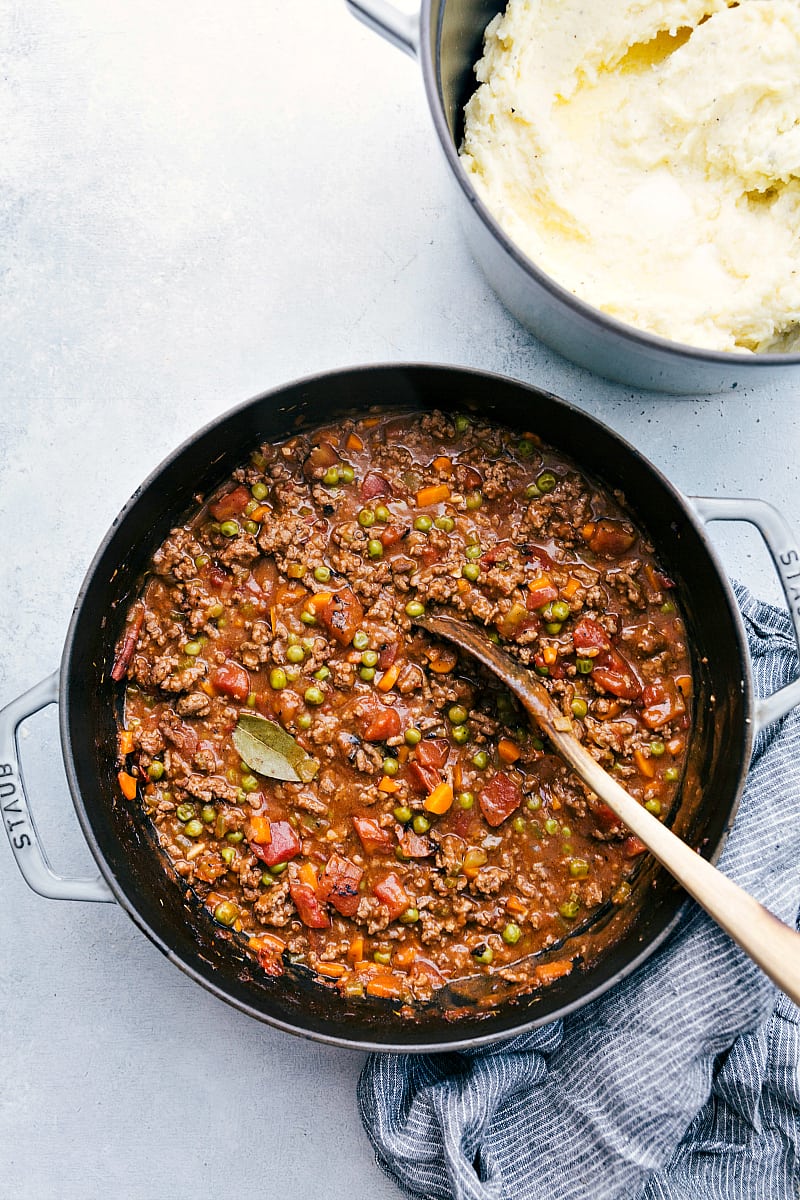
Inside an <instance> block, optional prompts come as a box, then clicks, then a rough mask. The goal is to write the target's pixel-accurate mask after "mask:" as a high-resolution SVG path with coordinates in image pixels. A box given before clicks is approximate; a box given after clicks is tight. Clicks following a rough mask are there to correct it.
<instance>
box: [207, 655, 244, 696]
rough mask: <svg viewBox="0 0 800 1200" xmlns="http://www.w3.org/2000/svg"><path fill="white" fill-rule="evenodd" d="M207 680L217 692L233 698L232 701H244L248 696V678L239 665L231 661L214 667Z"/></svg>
mask: <svg viewBox="0 0 800 1200" xmlns="http://www.w3.org/2000/svg"><path fill="white" fill-rule="evenodd" d="M208 678H209V681H210V682H211V683H212V684H213V686H214V687H215V688H216V689H217V691H218V692H224V693H225V695H226V696H233V698H234V700H246V699H247V697H248V696H249V694H250V676H249V675H248V673H247V671H245V669H244V667H243V666H241V664H240V663H237V662H233V661H232V660H231V659H228V661H227V662H224V663H222V665H221V666H219V667H214V670H213V671H212V672H211V674H210V675H209V677H208Z"/></svg>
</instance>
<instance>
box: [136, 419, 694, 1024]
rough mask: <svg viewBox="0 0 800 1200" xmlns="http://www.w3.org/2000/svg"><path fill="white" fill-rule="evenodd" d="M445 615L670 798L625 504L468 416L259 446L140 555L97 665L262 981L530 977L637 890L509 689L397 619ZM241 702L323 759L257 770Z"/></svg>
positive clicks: (175, 839)
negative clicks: (601, 912) (309, 770)
mask: <svg viewBox="0 0 800 1200" xmlns="http://www.w3.org/2000/svg"><path fill="white" fill-rule="evenodd" d="M436 608H441V609H443V610H446V611H450V612H453V613H455V614H457V615H459V616H461V617H463V618H465V619H467V620H471V621H474V622H477V623H478V624H480V625H481V626H484V627H485V628H486V629H487V630H488V632H489V633H490V636H491V637H492V638H494V639H495V640H496V641H498V642H500V643H501V644H502V645H503V646H504V647H505V648H506V649H507V650H508V651H509V652H510V653H511V654H513V655H515V656H516V657H517V658H518V659H519V660H520V661H521V662H523V663H525V664H526V665H528V666H529V667H530V669H531V670H533V671H536V672H537V674H538V676H539V677H540V678H541V680H542V681H543V683H544V685H545V686H546V687H547V689H548V690H549V692H550V694H551V696H552V698H553V700H554V702H555V703H556V705H557V706H558V707H559V708H560V709H561V711H562V713H563V714H564V716H565V717H566V718H568V719H569V720H570V722H571V723H572V728H573V730H574V731H575V733H576V734H577V736H578V737H579V738H580V739H581V740H582V741H583V742H584V744H585V745H586V746H587V748H588V749H589V751H590V752H591V753H592V754H593V755H594V757H595V758H597V759H598V761H599V762H601V763H602V764H603V766H605V767H606V768H608V769H613V770H614V771H615V773H616V774H617V775H618V776H619V778H620V780H621V781H622V782H623V784H624V785H625V787H627V789H628V790H629V791H630V792H631V793H632V795H634V796H635V797H636V798H637V799H638V800H639V801H640V802H641V803H642V804H645V805H646V806H647V808H648V809H649V810H650V811H651V812H653V813H655V814H656V815H660V816H661V817H664V816H666V815H667V814H668V812H669V811H670V807H671V804H672V802H673V800H674V797H675V794H676V791H677V788H678V787H679V782H680V778H681V774H682V768H683V765H684V760H685V755H686V743H687V734H688V729H689V723H690V696H691V690H692V679H691V673H690V665H689V655H688V651H687V646H686V638H685V630H684V626H683V622H682V620H681V618H680V615H679V613H678V612H677V609H676V605H675V601H674V590H673V584H672V582H671V581H670V580H669V579H668V578H667V577H666V576H665V575H664V573H663V572H662V570H661V569H660V567H659V565H658V563H657V562H656V561H655V559H654V557H653V550H652V547H651V546H650V545H649V543H648V541H647V539H646V537H645V536H644V535H643V533H642V532H641V530H639V529H638V528H637V527H636V525H635V523H634V522H633V521H632V520H631V517H630V515H629V514H628V513H627V511H626V510H625V508H624V502H623V499H622V497H620V496H612V495H610V494H608V493H607V492H605V491H602V490H599V489H598V488H597V486H596V485H594V484H593V483H592V482H591V481H590V480H589V479H587V478H586V477H585V476H584V475H583V474H582V473H581V472H580V471H579V470H578V469H577V467H576V466H575V465H574V463H572V462H570V461H569V460H567V459H566V458H564V457H563V456H562V455H560V454H558V453H556V452H554V451H552V450H550V449H549V448H548V447H546V446H545V445H544V444H543V443H542V442H541V440H540V439H539V438H538V437H537V436H535V435H533V434H525V435H523V436H522V437H520V436H519V435H518V434H514V433H512V432H510V431H508V430H505V429H501V428H497V427H495V426H492V425H490V424H487V423H486V422H483V421H480V420H478V419H476V418H474V417H467V416H465V415H457V416H452V415H444V414H442V413H438V412H433V413H429V414H426V415H422V416H420V414H414V415H399V416H398V415H390V416H387V415H381V416H374V417H372V416H371V417H367V418H365V419H362V420H353V421H345V422H343V423H341V424H340V425H338V426H336V427H332V428H324V429H320V430H318V431H316V432H315V433H314V434H303V435H299V436H296V437H294V438H292V439H290V440H289V441H287V442H284V443H282V444H281V445H264V446H261V447H260V448H259V450H258V451H256V452H255V453H254V454H253V455H252V456H251V459H250V461H249V462H248V463H247V464H246V465H245V466H243V467H241V468H240V469H239V470H237V471H236V472H235V473H234V477H233V478H232V479H231V480H230V481H229V482H228V483H227V484H226V485H225V486H224V487H223V488H222V489H220V491H219V492H218V493H217V494H216V495H215V496H214V497H212V498H211V499H210V500H209V501H208V502H206V503H205V504H204V505H203V507H202V508H201V509H200V511H199V512H198V514H197V515H196V516H195V518H194V519H193V520H192V521H191V522H190V523H189V524H187V525H186V526H185V527H182V528H178V529H174V530H172V532H171V533H170V535H169V537H168V538H167V540H166V541H165V542H164V544H163V545H162V546H161V547H160V548H159V549H158V550H157V551H156V553H155V554H154V556H153V558H152V562H151V566H150V570H149V572H148V575H147V578H146V579H145V581H144V585H143V588H142V591H141V595H140V598H139V599H138V600H137V601H136V603H135V604H134V605H133V606H132V608H131V610H130V612H129V614H128V620H127V624H126V627H125V629H124V631H123V633H122V635H121V637H120V640H119V643H118V647H117V655H116V659H115V661H114V665H113V667H112V676H113V678H114V679H115V680H117V681H119V682H120V683H122V682H124V683H125V686H126V694H125V715H124V723H123V725H122V726H121V727H120V731H119V752H120V772H119V781H120V786H121V788H122V791H123V793H124V795H125V796H126V797H128V799H130V800H131V801H138V802H139V803H141V804H142V806H143V809H144V812H145V813H146V814H147V815H148V816H149V818H150V819H151V820H152V822H153V823H154V825H155V829H156V831H157V834H158V838H159V840H160V843H161V845H162V846H163V848H164V850H165V852H166V854H167V855H168V856H169V858H170V859H171V861H172V863H173V864H174V868H175V870H176V871H177V873H178V874H179V875H180V876H181V877H182V878H183V879H184V880H185V882H186V884H187V885H189V886H190V887H191V888H192V889H193V890H194V892H195V893H196V894H197V896H198V897H199V898H200V899H201V901H202V902H203V903H204V904H205V905H206V906H207V907H208V909H209V911H210V912H211V913H212V914H213V916H214V918H215V919H216V921H217V922H218V923H219V925H220V926H224V927H225V928H226V930H228V931H229V936H230V932H232V933H234V934H238V935H239V936H240V938H241V940H242V942H243V944H244V945H246V946H247V947H249V949H250V951H251V952H252V954H253V955H254V957H255V958H256V959H257V960H258V962H259V963H260V965H261V967H262V968H263V970H264V971H266V972H267V973H268V974H271V975H276V974H280V973H281V972H282V970H283V969H284V965H285V963H286V961H287V956H291V957H292V958H293V960H294V961H299V962H301V963H303V964H305V965H307V966H308V967H309V968H311V969H312V970H314V971H315V972H317V974H318V976H319V978H320V982H321V983H325V984H326V985H327V986H333V987H337V988H341V989H342V990H343V991H344V993H345V994H346V995H347V996H349V997H360V996H363V995H368V996H376V997H386V998H390V999H394V1000H398V1001H411V1000H418V1001H424V1000H427V999H429V998H430V996H431V994H432V992H433V990H434V989H436V988H437V987H439V986H441V985H442V984H444V983H446V982H448V981H453V980H457V979H459V978H462V977H464V976H467V975H473V974H475V973H476V972H480V971H484V972H490V971H493V972H500V973H501V974H503V975H504V976H505V977H506V978H508V979H510V980H515V981H521V982H523V983H529V984H530V985H531V986H537V985H541V984H543V983H546V982H547V981H549V980H550V979H552V978H555V977H557V976H558V975H559V974H561V973H566V972H568V971H569V970H570V969H571V966H572V959H571V956H570V941H569V935H570V933H571V932H573V931H574V930H575V929H576V928H580V927H581V926H582V925H583V924H584V923H585V922H586V920H587V919H588V918H590V917H591V915H592V913H593V912H595V911H596V910H597V909H598V908H599V907H601V906H605V905H607V904H609V903H611V904H622V903H624V901H625V899H626V897H627V895H628V893H629V891H630V888H629V885H628V884H627V883H626V879H627V878H628V877H629V876H630V874H631V871H632V869H633V867H634V865H635V863H636V860H637V857H638V856H639V855H640V854H641V853H642V851H643V847H642V845H641V843H640V842H639V841H638V839H636V838H634V837H632V836H630V835H628V834H627V832H626V830H625V829H624V828H622V827H621V826H620V825H619V824H618V823H617V821H616V819H615V817H614V816H613V814H612V813H611V812H610V810H609V809H607V808H606V807H605V806H604V805H603V804H602V803H601V802H600V801H599V800H598V799H597V797H595V796H594V795H593V794H592V793H590V792H588V791H587V789H586V788H585V787H584V786H583V785H582V784H581V782H580V781H579V780H578V779H577V778H576V777H575V776H574V775H573V774H572V773H571V772H570V771H569V770H568V768H567V767H566V766H565V765H564V764H563V763H562V762H561V760H560V759H559V758H558V757H557V756H556V755H555V754H554V753H553V751H552V749H551V747H550V746H548V744H547V743H546V742H543V741H542V739H541V738H540V736H539V734H538V731H537V730H536V729H531V728H529V727H528V724H527V721H526V719H525V717H524V714H523V713H522V712H521V711H520V709H519V707H518V705H517V702H516V701H515V699H514V698H513V697H512V696H511V695H510V694H509V693H508V692H507V690H506V689H504V688H502V687H501V686H499V685H498V684H497V682H496V681H495V680H494V679H493V678H492V677H490V676H489V675H487V674H485V673H483V672H482V670H481V669H480V668H479V667H478V666H477V665H476V664H475V663H474V662H473V661H472V660H471V659H469V658H467V657H462V656H460V655H459V654H458V653H457V652H456V651H455V650H453V649H452V648H451V647H450V646H449V645H447V644H445V643H443V642H439V641H437V640H435V639H433V638H432V637H430V636H429V635H428V634H426V633H424V632H422V631H421V630H420V629H419V628H417V627H416V626H415V625H414V618H415V617H417V616H420V615H421V614H422V613H424V612H425V611H431V610H433V609H436ZM243 713H244V714H247V713H255V714H260V715H261V716H262V717H265V718H267V719H268V720H270V721H271V722H274V723H276V724H277V725H280V726H281V727H282V729H283V730H285V731H286V732H288V733H289V734H291V735H292V737H293V738H294V740H295V743H296V744H297V746H298V747H300V748H301V749H302V750H303V751H304V752H305V754H306V755H308V756H309V758H310V759H311V760H313V777H312V778H310V779H307V781H306V782H281V781H279V780H277V779H275V778H270V777H269V776H267V775H262V774H259V773H258V772H257V771H255V770H253V768H252V766H251V765H250V764H248V762H246V761H245V760H244V759H243V757H242V755H240V753H238V752H237V750H236V748H235V746H234V744H233V740H232V738H233V735H234V731H235V729H236V727H237V723H238V722H239V720H240V717H241V716H242V714H243ZM558 947H561V950H560V953H559V954H557V955H555V956H554V955H553V953H550V954H549V955H548V957H547V962H546V965H541V966H537V960H536V958H533V959H528V960H526V962H525V963H522V964H521V963H519V961H518V960H520V959H522V958H524V957H525V956H528V955H532V954H533V955H536V954H540V953H544V952H546V951H548V950H550V951H551V952H552V951H553V950H554V949H556V948H558ZM554 957H555V961H553V959H554Z"/></svg>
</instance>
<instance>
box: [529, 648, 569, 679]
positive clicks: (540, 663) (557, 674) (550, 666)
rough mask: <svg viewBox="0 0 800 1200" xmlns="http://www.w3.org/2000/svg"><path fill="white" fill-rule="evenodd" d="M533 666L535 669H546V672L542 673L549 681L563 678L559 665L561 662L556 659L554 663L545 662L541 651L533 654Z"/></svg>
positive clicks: (562, 671)
mask: <svg viewBox="0 0 800 1200" xmlns="http://www.w3.org/2000/svg"><path fill="white" fill-rule="evenodd" d="M533 665H534V666H535V667H546V668H547V670H546V671H544V674H545V675H549V676H550V678H551V679H563V678H564V668H563V666H562V665H561V660H560V659H559V658H557V659H556V661H555V662H554V663H549V662H545V658H544V655H543V654H542V652H541V650H537V651H536V653H535V654H534V656H533Z"/></svg>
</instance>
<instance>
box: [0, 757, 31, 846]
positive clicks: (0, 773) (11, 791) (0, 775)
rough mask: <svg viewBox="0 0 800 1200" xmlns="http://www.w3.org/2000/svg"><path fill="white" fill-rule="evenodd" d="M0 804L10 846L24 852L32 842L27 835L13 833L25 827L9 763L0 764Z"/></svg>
mask: <svg viewBox="0 0 800 1200" xmlns="http://www.w3.org/2000/svg"><path fill="white" fill-rule="evenodd" d="M0 802H1V803H2V809H3V814H4V816H5V820H6V828H7V830H8V835H9V837H10V838H11V845H12V846H13V847H14V849H15V850H24V849H25V847H26V846H32V845H33V841H32V840H31V835H30V834H29V833H15V832H14V830H15V829H19V827H20V825H22V826H23V827H24V826H25V825H26V818H25V810H24V809H23V807H22V803H21V800H20V797H19V794H18V793H17V784H16V778H15V776H14V768H13V767H12V765H11V763H0ZM14 818H17V819H16V820H15V819H14Z"/></svg>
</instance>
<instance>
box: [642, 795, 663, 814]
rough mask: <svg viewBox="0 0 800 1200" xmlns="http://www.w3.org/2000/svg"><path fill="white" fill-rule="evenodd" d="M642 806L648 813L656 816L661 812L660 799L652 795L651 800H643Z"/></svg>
mask: <svg viewBox="0 0 800 1200" xmlns="http://www.w3.org/2000/svg"><path fill="white" fill-rule="evenodd" d="M644 806H645V808H646V809H647V811H648V812H649V813H652V814H653V816H654V817H657V816H658V815H659V813H660V812H661V801H660V800H656V798H655V797H653V798H652V799H651V800H645V802H644Z"/></svg>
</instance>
